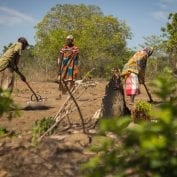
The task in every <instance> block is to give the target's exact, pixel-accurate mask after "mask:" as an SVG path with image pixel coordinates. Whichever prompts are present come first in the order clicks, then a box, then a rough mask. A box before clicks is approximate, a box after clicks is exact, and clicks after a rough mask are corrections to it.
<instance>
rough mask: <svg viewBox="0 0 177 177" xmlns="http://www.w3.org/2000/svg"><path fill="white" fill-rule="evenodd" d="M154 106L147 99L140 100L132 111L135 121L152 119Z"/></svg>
mask: <svg viewBox="0 0 177 177" xmlns="http://www.w3.org/2000/svg"><path fill="white" fill-rule="evenodd" d="M151 112H152V106H151V104H150V103H147V102H146V101H143V100H140V101H138V102H137V103H136V105H135V109H134V110H133V112H132V117H133V121H134V122H135V123H137V122H140V121H144V120H148V121H150V119H151Z"/></svg>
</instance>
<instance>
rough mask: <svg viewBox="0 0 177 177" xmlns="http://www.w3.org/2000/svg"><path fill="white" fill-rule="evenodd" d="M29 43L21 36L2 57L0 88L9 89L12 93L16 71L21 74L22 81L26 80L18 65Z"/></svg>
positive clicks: (0, 62) (0, 60)
mask: <svg viewBox="0 0 177 177" xmlns="http://www.w3.org/2000/svg"><path fill="white" fill-rule="evenodd" d="M28 45H29V44H28V41H27V40H26V39H25V38H24V37H20V38H19V39H18V41H17V42H16V43H14V44H12V45H11V46H10V47H9V48H8V49H7V50H6V51H5V53H4V54H3V55H2V56H1V57H0V88H1V89H2V90H8V91H9V92H10V93H11V92H12V91H13V87H14V71H15V72H16V73H17V74H19V75H20V77H21V80H22V81H26V78H25V77H24V76H23V75H22V74H21V73H20V72H19V70H18V66H17V65H18V63H19V59H20V56H21V53H22V50H25V49H26V47H27V46H28Z"/></svg>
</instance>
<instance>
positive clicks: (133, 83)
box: [125, 73, 140, 96]
mask: <svg viewBox="0 0 177 177" xmlns="http://www.w3.org/2000/svg"><path fill="white" fill-rule="evenodd" d="M125 93H126V95H127V96H131V95H138V94H140V85H139V81H138V76H137V74H135V73H131V74H130V75H129V76H128V77H127V79H126V81H125Z"/></svg>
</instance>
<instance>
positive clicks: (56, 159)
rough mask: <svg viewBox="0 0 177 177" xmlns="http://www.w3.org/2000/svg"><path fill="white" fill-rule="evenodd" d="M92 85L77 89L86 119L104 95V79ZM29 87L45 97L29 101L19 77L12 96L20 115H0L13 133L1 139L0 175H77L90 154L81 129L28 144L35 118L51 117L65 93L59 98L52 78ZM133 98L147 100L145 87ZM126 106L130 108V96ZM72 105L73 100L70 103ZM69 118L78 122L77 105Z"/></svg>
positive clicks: (28, 94) (49, 176)
mask: <svg viewBox="0 0 177 177" xmlns="http://www.w3.org/2000/svg"><path fill="white" fill-rule="evenodd" d="M94 83H95V85H92V86H90V87H88V88H87V89H83V90H81V91H80V97H79V98H78V100H77V101H78V104H79V107H80V109H81V112H82V115H83V117H84V120H85V121H89V120H90V119H91V118H92V116H93V115H94V113H95V112H96V111H97V110H98V109H99V108H100V106H101V101H102V97H103V96H104V91H105V85H106V84H107V82H106V81H101V80H96V81H95V82H94ZM30 85H31V87H32V88H33V89H34V90H35V91H36V92H37V93H38V94H40V95H41V96H42V98H45V99H44V100H43V101H42V102H38V103H36V102H35V103H31V102H30V96H31V92H30V91H29V89H28V87H27V86H26V85H25V84H24V83H23V82H21V81H17V82H16V83H15V88H14V92H13V94H12V98H13V100H14V101H15V103H17V104H18V105H19V108H20V111H19V112H20V117H17V118H13V119H12V120H11V121H8V120H7V119H6V115H4V117H2V118H1V119H0V125H1V126H3V127H5V128H6V129H8V130H9V131H11V132H15V134H16V136H14V137H12V138H10V137H8V136H6V137H3V138H1V139H0V177H60V176H61V177H80V176H82V175H81V174H80V164H82V163H83V162H86V161H88V159H89V158H90V157H91V156H92V154H91V153H89V152H88V150H87V146H88V145H89V143H90V137H89V136H87V135H86V134H84V133H82V131H81V130H78V131H75V132H73V133H70V134H66V133H65V132H64V133H63V135H62V134H61V133H60V135H59V136H58V135H53V136H51V137H45V138H44V139H43V140H42V142H41V144H39V145H38V146H35V147H34V146H33V145H32V144H31V136H32V133H31V130H32V126H33V124H34V122H35V121H36V120H38V119H42V118H44V117H54V116H55V115H56V114H57V112H58V111H59V109H60V107H61V106H62V104H63V103H64V102H65V100H66V98H67V97H68V95H64V96H63V97H62V99H60V100H58V99H57V98H58V94H59V92H58V85H57V84H56V83H54V82H30ZM141 92H142V94H140V95H139V96H137V98H136V101H137V100H140V99H143V100H147V101H148V97H147V94H146V93H145V90H144V88H142V89H141ZM126 101H127V106H128V107H129V108H130V109H132V105H131V104H129V99H128V98H126ZM74 106H75V105H74V104H73V107H74ZM69 120H70V121H71V122H75V123H80V118H79V114H78V111H77V109H75V110H74V111H73V112H72V113H71V114H70V115H69Z"/></svg>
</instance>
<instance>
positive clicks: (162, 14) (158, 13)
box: [152, 11, 169, 22]
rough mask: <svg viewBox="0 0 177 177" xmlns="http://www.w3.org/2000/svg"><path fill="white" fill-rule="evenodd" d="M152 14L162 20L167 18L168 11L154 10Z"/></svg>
mask: <svg viewBox="0 0 177 177" xmlns="http://www.w3.org/2000/svg"><path fill="white" fill-rule="evenodd" d="M152 15H153V17H154V18H155V19H156V20H158V21H161V22H164V21H167V20H168V15H169V13H168V12H165V11H156V12H154V13H153V14H152Z"/></svg>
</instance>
